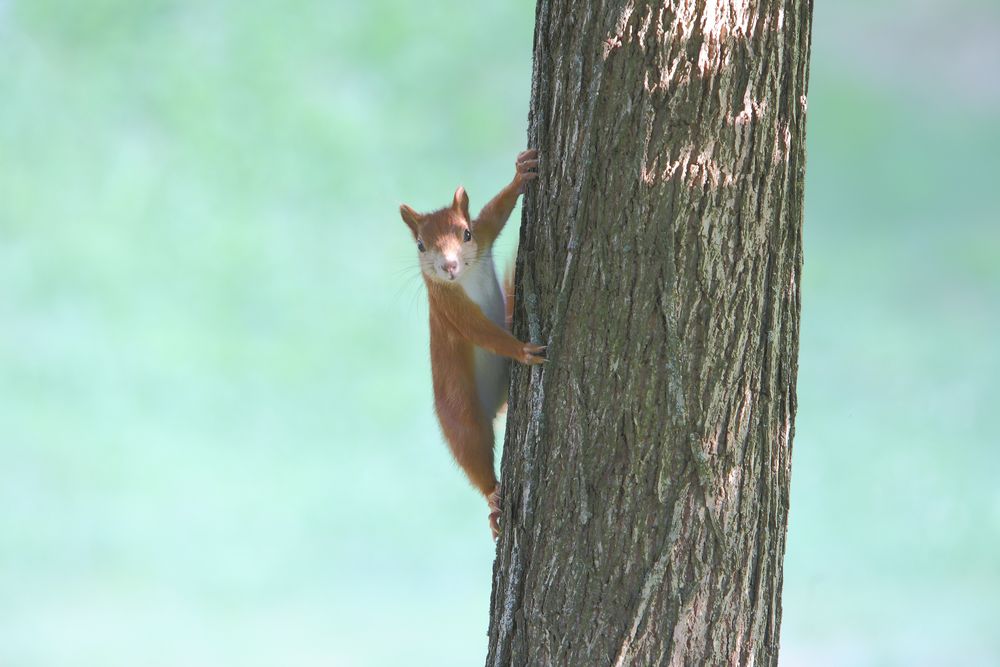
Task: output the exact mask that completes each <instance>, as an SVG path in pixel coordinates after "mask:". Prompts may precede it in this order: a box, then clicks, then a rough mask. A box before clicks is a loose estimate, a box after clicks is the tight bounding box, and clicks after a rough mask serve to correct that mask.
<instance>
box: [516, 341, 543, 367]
mask: <svg viewBox="0 0 1000 667" xmlns="http://www.w3.org/2000/svg"><path fill="white" fill-rule="evenodd" d="M546 347H547V346H545V345H535V344H534V343H525V344H524V347H522V348H521V356H520V359H519V361H520V362H521V363H522V364H527V365H528V366H535V365H537V364H544V363H545V362H546V361H548V360H547V359H546V358H545V348H546Z"/></svg>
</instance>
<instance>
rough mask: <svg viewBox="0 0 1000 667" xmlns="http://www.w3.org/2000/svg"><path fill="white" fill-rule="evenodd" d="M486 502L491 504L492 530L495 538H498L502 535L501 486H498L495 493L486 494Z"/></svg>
mask: <svg viewBox="0 0 1000 667" xmlns="http://www.w3.org/2000/svg"><path fill="white" fill-rule="evenodd" d="M486 502H487V504H488V505H489V506H490V532H491V533H493V539H494V540H496V539H497V538H498V537H499V536H500V487H499V486H498V487H497V488H496V490H495V491H493V493H491V494H490V495H488V496H486Z"/></svg>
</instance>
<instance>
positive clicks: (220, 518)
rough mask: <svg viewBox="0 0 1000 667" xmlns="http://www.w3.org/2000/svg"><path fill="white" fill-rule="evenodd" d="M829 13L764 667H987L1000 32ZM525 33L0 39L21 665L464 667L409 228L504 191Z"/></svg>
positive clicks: (884, 15) (348, 6)
mask: <svg viewBox="0 0 1000 667" xmlns="http://www.w3.org/2000/svg"><path fill="white" fill-rule="evenodd" d="M817 4H818V6H817V8H816V12H815V29H814V50H813V65H812V80H811V86H810V100H809V127H808V134H809V136H808V147H809V163H808V179H807V180H808V183H807V194H806V196H807V201H806V227H805V236H806V265H805V273H804V276H803V308H804V310H803V321H802V346H801V347H802V356H801V369H800V377H799V396H800V403H799V415H798V424H797V433H796V441H795V452H794V474H793V482H792V510H791V525H790V531H789V543H788V556H787V560H786V576H785V595H784V625H783V632H782V646H783V654H782V664H784V665H789V666H816V665H818V666H821V667H822V666H824V665H830V666H834V665H837V666H839V665H906V666H909V665H928V666H930V665H935V666H936V665H945V664H947V665H997V664H1000V632H998V628H1000V485H998V483H997V475H998V472H1000V449H998V447H997V444H998V443H997V440H998V438H997V436H996V433H997V429H996V426H995V423H996V420H997V415H998V408H1000V382H998V377H1000V352H998V333H1000V225H998V223H1000V213H998V211H1000V196H998V190H1000V188H998V177H1000V159H998V157H997V156H998V154H1000V7H998V6H997V4H996V3H995V2H973V1H969V0H966V1H963V2H953V3H950V4H948V3H931V2H925V1H922V0H921V1H919V2H912V1H911V2H904V1H903V0H896V1H893V2H862V1H860V0H851V1H849V2H844V1H841V2H824V3H817ZM533 20H534V10H533V3H531V2H527V1H524V0H520V1H518V2H515V3H509V2H499V1H496V0H493V1H491V2H478V3H465V2H457V1H455V0H450V1H448V2H426V3H416V2H390V1H387V0H381V1H375V2H364V3H362V2H354V3H347V2H332V3H331V2H322V1H319V0H316V1H313V2H295V3H286V2H277V1H276V0H268V1H258V2H252V3H251V2H237V1H235V0H231V1H216V2H196V1H195V0H183V1H181V0H177V1H171V2H168V1H153V0H150V1H147V2H139V1H135V0H89V1H80V2H70V1H68V0H63V1H57V0H21V1H14V0H0V454H2V458H0V665H2V666H3V667H35V666H46V667H48V666H52V667H62V666H73V667H76V666H94V667H98V666H99V667H117V666H132V665H143V666H144V667H158V666H167V665H169V666H198V665H206V666H208V665H211V666H223V665H241V666H255V665H260V666H270V665H290V666H306V665H310V666H311V665H338V666H339V665H345V666H352V665H399V664H409V665H435V666H449V665H456V666H458V665H462V666H465V665H478V664H482V661H483V659H484V656H485V647H486V634H485V633H486V627H487V609H488V600H489V593H490V590H489V587H490V575H491V566H492V557H493V544H492V542H491V541H490V539H489V533H488V531H487V526H486V514H485V511H486V508H485V505H484V504H483V503H482V502H481V500H480V499H479V498H478V497H477V496H476V495H475V494H474V493H473V492H472V491H471V489H470V488H469V487H468V485H467V484H466V482H465V481H464V479H463V477H462V475H461V474H459V473H458V472H457V470H456V469H455V466H454V465H453V464H452V462H451V460H450V457H449V455H448V453H447V450H446V448H445V446H444V445H443V444H442V443H441V440H440V437H439V435H438V431H437V426H436V424H435V421H434V417H433V413H432V410H431V394H430V381H429V366H428V360H427V352H426V347H427V330H426V304H425V302H424V297H423V294H422V287H421V285H420V282H419V279H418V277H417V276H418V274H417V270H416V268H415V261H414V253H413V248H412V243H411V241H410V240H409V238H408V234H407V232H406V229H405V228H404V226H403V225H402V223H401V222H400V220H399V219H398V215H397V212H396V208H397V206H398V205H399V203H400V202H402V201H406V202H407V203H410V204H412V205H413V206H414V207H416V208H418V209H428V208H432V207H437V206H440V205H444V204H445V203H446V202H447V201H448V198H449V196H450V195H451V193H452V191H453V189H454V187H455V186H456V185H458V184H460V183H462V184H464V185H465V186H466V187H467V189H468V190H469V192H470V195H471V197H472V201H473V207H474V208H475V207H476V206H478V205H481V204H482V203H484V202H485V201H486V199H487V197H489V196H491V195H492V194H493V193H494V192H495V191H496V190H497V189H498V188H499V187H500V186H501V185H503V184H504V183H505V182H506V180H507V179H509V177H510V175H511V169H512V161H513V157H514V155H515V154H516V152H517V151H518V150H520V149H521V148H523V146H524V143H525V127H526V112H527V106H528V94H529V86H530V71H531V65H530V52H531V41H532V27H533ZM515 215H516V214H515ZM514 219H517V218H516V217H515V218H514ZM515 238H516V233H514V232H513V230H510V231H508V233H507V234H506V235H505V239H504V241H503V249H502V250H501V251H500V253H499V256H500V257H508V256H510V253H511V252H512V246H513V243H514V241H515Z"/></svg>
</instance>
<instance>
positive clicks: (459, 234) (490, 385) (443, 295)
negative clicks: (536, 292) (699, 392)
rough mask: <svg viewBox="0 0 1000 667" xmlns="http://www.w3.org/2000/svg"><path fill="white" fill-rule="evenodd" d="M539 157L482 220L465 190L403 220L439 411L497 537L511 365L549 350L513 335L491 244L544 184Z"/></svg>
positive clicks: (521, 166)
mask: <svg viewBox="0 0 1000 667" xmlns="http://www.w3.org/2000/svg"><path fill="white" fill-rule="evenodd" d="M537 167H538V152H537V151H535V150H527V151H523V152H522V153H520V154H519V155H518V156H517V160H516V161H515V172H514V179H513V180H512V181H511V182H510V183H509V184H508V185H507V186H506V187H504V188H503V189H502V190H501V191H500V192H499V194H497V196H495V197H494V198H493V199H491V200H490V201H489V203H487V204H486V206H485V207H483V210H482V211H480V213H479V215H478V216H477V217H476V218H475V219H473V218H472V217H471V216H470V215H469V196H468V195H467V194H466V193H465V188H463V187H461V186H459V187H458V189H457V190H455V197H454V199H453V200H452V204H451V206H450V207H447V208H443V209H440V210H438V211H434V212H432V213H425V214H420V213H417V212H416V211H414V210H413V209H412V208H410V207H409V206H407V205H406V204H403V205H401V206H400V207H399V213H400V215H401V216H402V218H403V222H405V223H406V226H407V227H409V228H410V232H412V234H413V240H414V241H415V242H416V245H417V251H418V253H419V254H418V259H419V262H420V272H421V274H422V276H423V279H424V283H425V284H426V286H427V299H428V301H429V303H430V329H431V335H430V343H431V375H432V378H433V382H434V409H435V411H436V412H437V417H438V422H439V423H440V425H441V431H442V432H443V434H444V437H445V440H447V441H448V445H449V447H450V448H451V452H452V454H453V455H454V457H455V460H456V461H457V462H458V465H460V466H461V467H462V470H464V471H465V474H466V476H467V477H468V478H469V481H470V482H471V483H472V485H473V486H475V487H476V488H477V489H478V490H479V491H480V492H481V493H482V494H483V495H484V496H486V500H487V503H488V505H489V510H490V513H489V522H490V530H491V532H492V534H493V539H494V540H495V539H496V538H497V536H498V535H499V520H500V490H499V487H498V485H497V478H496V474H495V472H494V469H493V420H494V418H495V417H496V416H497V413H498V412H499V411H500V409H501V407H502V406H503V405H504V404H505V403H506V401H507V385H508V382H509V367H508V362H507V359H505V358H504V357H508V358H510V359H514V360H515V361H519V362H521V363H523V364H528V365H534V364H540V363H543V362H544V361H545V346H543V345H535V344H532V343H525V342H522V341H520V340H518V339H517V338H515V337H514V336H512V335H511V334H510V331H509V327H510V316H511V314H512V313H513V290H512V289H510V287H509V286H508V289H507V292H508V294H506V295H505V294H504V291H503V290H502V289H501V286H500V282H499V281H498V280H497V274H496V270H495V268H494V265H493V242H494V241H495V240H496V238H497V236H499V234H500V232H501V231H502V230H503V227H504V224H505V223H506V222H507V218H509V217H510V213H511V211H512V210H513V209H514V205H515V204H516V203H517V198H518V197H519V196H520V195H521V194H522V193H523V192H524V190H525V187H526V185H527V183H528V182H529V181H531V180H533V179H535V178H536V177H537V176H538V172H537Z"/></svg>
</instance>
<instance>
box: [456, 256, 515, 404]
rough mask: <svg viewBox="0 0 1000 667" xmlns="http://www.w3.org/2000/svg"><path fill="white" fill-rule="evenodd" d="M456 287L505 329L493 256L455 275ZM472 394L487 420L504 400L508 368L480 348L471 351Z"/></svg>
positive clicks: (505, 363)
mask: <svg viewBox="0 0 1000 667" xmlns="http://www.w3.org/2000/svg"><path fill="white" fill-rule="evenodd" d="M458 282H459V284H460V285H461V286H462V289H464V290H465V293H466V294H467V295H468V297H469V298H470V299H472V300H473V301H474V302H476V304H477V305H478V306H479V307H480V309H482V311H483V313H484V314H485V315H486V317H488V318H490V319H491V320H492V321H493V322H494V323H496V324H497V325H498V326H499V327H501V328H503V329H506V328H507V327H506V322H505V319H506V318H505V315H504V306H503V293H502V292H501V291H500V282H499V281H498V280H497V274H496V269H495V268H494V267H493V253H492V252H490V253H486V254H485V255H484V256H483V257H481V258H480V259H479V261H478V262H476V263H475V264H474V265H473V266H471V267H469V268H468V270H466V271H464V272H463V273H461V274H459V278H458ZM474 354H475V357H474V364H475V374H476V392H477V393H478V394H479V404H480V406H482V408H483V413H484V414H485V415H487V416H488V417H489V418H490V419H492V418H493V417H495V416H496V413H497V410H499V409H500V406H501V405H503V403H504V401H505V400H507V385H508V377H509V372H510V369H509V367H508V362H507V360H506V359H504V358H502V357H498V356H497V355H495V354H492V353H490V352H487V351H486V350H484V349H482V348H481V347H477V348H476V349H475V353H474Z"/></svg>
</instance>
